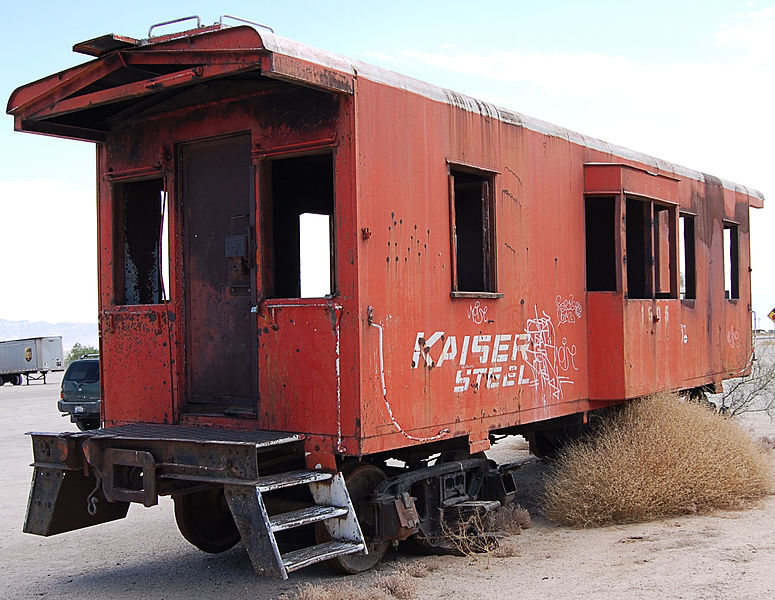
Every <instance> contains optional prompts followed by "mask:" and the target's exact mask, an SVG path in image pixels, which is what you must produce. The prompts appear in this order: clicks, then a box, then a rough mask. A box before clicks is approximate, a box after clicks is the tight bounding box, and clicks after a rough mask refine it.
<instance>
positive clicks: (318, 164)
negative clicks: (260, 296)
mask: <svg viewBox="0 0 775 600" xmlns="http://www.w3.org/2000/svg"><path fill="white" fill-rule="evenodd" d="M263 173H264V176H265V177H268V179H269V180H270V181H271V184H270V186H271V187H270V189H271V203H267V205H266V206H265V210H271V215H267V214H266V213H265V214H264V222H265V224H267V223H271V231H268V230H265V231H264V233H265V239H266V241H267V242H268V244H267V246H268V248H267V250H268V257H267V264H266V265H265V268H266V269H267V273H266V281H267V287H268V288H269V289H267V292H268V293H267V296H269V297H274V298H320V297H323V296H330V295H332V294H334V289H335V281H334V236H333V235H332V231H333V225H334V221H333V219H334V162H333V156H332V155H331V154H330V153H326V154H315V155H311V156H299V157H294V158H279V159H273V160H269V161H267V163H266V164H265V166H264V170H263Z"/></svg>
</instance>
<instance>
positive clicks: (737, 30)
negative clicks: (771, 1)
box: [715, 6, 775, 64]
mask: <svg viewBox="0 0 775 600" xmlns="http://www.w3.org/2000/svg"><path fill="white" fill-rule="evenodd" d="M736 20H737V22H736V23H735V24H734V25H726V26H724V27H722V28H721V30H720V31H718V32H716V35H715V40H716V43H717V44H718V45H719V46H738V47H740V48H742V49H743V50H745V51H746V52H747V54H748V56H747V60H753V61H756V62H760V63H764V64H772V63H773V62H775V6H770V7H768V8H763V9H760V10H756V11H753V12H750V13H746V14H742V15H737V18H736Z"/></svg>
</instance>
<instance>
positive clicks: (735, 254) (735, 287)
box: [721, 221, 740, 302]
mask: <svg viewBox="0 0 775 600" xmlns="http://www.w3.org/2000/svg"><path fill="white" fill-rule="evenodd" d="M727 231H729V232H730V239H729V253H728V254H727V247H726V232H727ZM721 244H722V251H723V254H724V257H723V260H722V262H721V264H722V268H723V271H724V283H723V287H724V299H725V300H729V301H732V302H734V301H736V300H739V299H740V225H739V223H735V222H734V221H723V228H722V231H721ZM727 261H729V278H730V282H729V283H730V286H729V290H727ZM727 292H729V294H728V295H727Z"/></svg>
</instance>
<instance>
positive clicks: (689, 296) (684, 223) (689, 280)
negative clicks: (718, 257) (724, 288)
mask: <svg viewBox="0 0 775 600" xmlns="http://www.w3.org/2000/svg"><path fill="white" fill-rule="evenodd" d="M678 241H679V251H680V255H681V266H680V287H681V290H680V293H681V299H682V300H693V299H695V298H696V297H697V266H696V259H695V254H694V253H695V249H694V217H693V216H691V215H680V216H679V217H678Z"/></svg>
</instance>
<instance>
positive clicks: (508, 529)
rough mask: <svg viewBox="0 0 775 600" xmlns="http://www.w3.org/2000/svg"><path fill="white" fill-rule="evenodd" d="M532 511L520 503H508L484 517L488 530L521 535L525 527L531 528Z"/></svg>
mask: <svg viewBox="0 0 775 600" xmlns="http://www.w3.org/2000/svg"><path fill="white" fill-rule="evenodd" d="M531 526H532V524H531V522H530V513H529V512H527V510H525V509H524V508H522V507H521V506H520V505H519V504H507V505H506V506H501V507H500V508H499V509H497V510H494V511H492V512H491V513H488V514H487V516H486V517H485V519H484V527H485V530H486V531H502V532H504V533H508V534H510V535H519V534H520V533H522V530H523V529H529V528H530V527H531Z"/></svg>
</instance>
